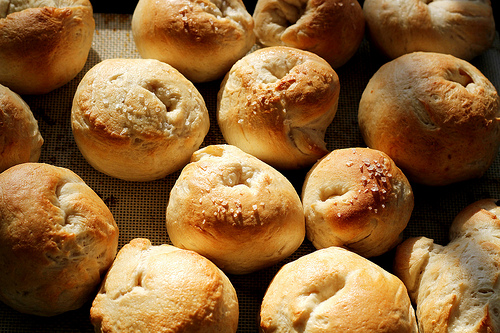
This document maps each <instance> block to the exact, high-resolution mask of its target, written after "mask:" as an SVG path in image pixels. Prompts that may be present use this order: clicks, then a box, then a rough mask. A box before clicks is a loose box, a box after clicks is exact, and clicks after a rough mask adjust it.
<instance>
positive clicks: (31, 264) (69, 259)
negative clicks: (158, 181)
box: [0, 163, 118, 316]
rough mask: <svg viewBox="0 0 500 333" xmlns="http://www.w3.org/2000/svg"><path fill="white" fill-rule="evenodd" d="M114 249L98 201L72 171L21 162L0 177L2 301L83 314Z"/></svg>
mask: <svg viewBox="0 0 500 333" xmlns="http://www.w3.org/2000/svg"><path fill="white" fill-rule="evenodd" d="M117 246H118V227H117V225H116V223H115V220H114V218H113V215H112V214H111V212H110V210H109V209H108V207H107V206H106V204H105V203H104V202H103V201H102V199H101V198H100V197H99V196H98V195H97V194H96V193H95V192H94V191H93V190H92V189H91V188H90V187H89V186H88V185H87V184H85V183H84V181H83V180H82V179H81V178H80V177H78V176H77V175H76V174H75V173H73V172H72V171H71V170H68V169H66V168H61V167H56V166H52V165H49V164H44V163H23V164H18V165H15V166H13V167H11V168H9V169H7V170H6V171H4V172H2V173H0V266H1V267H2V269H0V300H1V301H2V302H4V303H5V304H7V305H9V306H10V307H12V308H14V309H16V310H18V311H20V312H23V313H28V314H35V315H39V316H54V315H58V314H61V313H63V312H67V311H70V310H75V309H78V308H80V307H81V306H82V305H83V304H84V303H85V302H87V301H89V300H90V299H91V298H92V297H93V296H94V293H95V291H96V288H97V287H98V285H99V283H100V282H101V277H102V276H103V275H104V273H105V272H106V270H107V269H108V268H109V266H110V265H111V263H112V262H113V259H114V258H115V254H116V251H117Z"/></svg>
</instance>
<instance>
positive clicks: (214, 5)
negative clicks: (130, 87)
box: [132, 0, 255, 82]
mask: <svg viewBox="0 0 500 333" xmlns="http://www.w3.org/2000/svg"><path fill="white" fill-rule="evenodd" d="M132 32H133V36H134V41H135V44H136V46H137V50H138V51H139V53H140V55H141V56H142V57H143V58H153V59H158V60H161V61H163V62H166V63H168V64H170V65H172V66H174V67H175V68H177V69H178V70H179V71H180V72H181V73H182V74H184V75H185V76H186V77H187V78H188V79H189V80H191V81H193V82H206V81H211V80H215V79H218V78H221V77H222V76H224V74H226V72H227V71H228V70H229V69H230V68H231V66H232V65H233V64H234V63H235V62H236V61H237V60H238V59H240V58H241V57H243V56H244V55H245V54H246V53H247V52H248V51H250V49H251V48H252V46H253V45H254V44H255V35H254V33H253V19H252V16H251V15H250V14H249V13H248V12H247V10H246V8H245V5H244V4H243V2H242V1H241V0H225V1H210V0H199V1H195V0H165V1H155V0H139V2H138V3H137V7H136V8H135V11H134V14H133V17H132Z"/></svg>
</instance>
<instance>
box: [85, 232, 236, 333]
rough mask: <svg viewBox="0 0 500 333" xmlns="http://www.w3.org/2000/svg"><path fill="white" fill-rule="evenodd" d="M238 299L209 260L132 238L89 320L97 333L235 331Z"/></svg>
mask: <svg viewBox="0 0 500 333" xmlns="http://www.w3.org/2000/svg"><path fill="white" fill-rule="evenodd" d="M238 316H239V310H238V298H237V295H236V291H235V290H234V287H233V285H232V284H231V281H229V279H228V278H227V276H226V275H225V274H224V273H223V272H222V271H221V270H220V269H218V268H217V266H215V265H214V264H213V263H211V262H210V261H209V260H208V259H206V258H204V257H202V256H201V255H199V254H197V253H195V252H192V251H187V250H181V249H178V248H176V247H174V246H171V245H166V244H164V245H158V246H153V245H151V242H150V241H149V240H147V239H141V238H137V239H133V240H132V241H130V243H128V244H126V245H125V246H124V247H123V248H122V249H121V250H120V252H119V253H118V255H117V257H116V260H115V261H114V262H113V265H112V266H111V268H110V269H109V272H108V274H107V275H106V278H105V279H104V281H103V283H102V286H101V289H100V290H99V293H98V294H97V296H96V298H95V299H94V302H93V303H92V308H91V309H90V319H91V322H92V324H93V325H94V328H95V331H96V332H106V333H112V332H115V333H119V332H178V333H181V332H182V333H191V332H192V333H194V332H206V333H234V332H236V328H237V327H238Z"/></svg>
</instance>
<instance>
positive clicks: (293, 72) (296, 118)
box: [217, 46, 340, 169]
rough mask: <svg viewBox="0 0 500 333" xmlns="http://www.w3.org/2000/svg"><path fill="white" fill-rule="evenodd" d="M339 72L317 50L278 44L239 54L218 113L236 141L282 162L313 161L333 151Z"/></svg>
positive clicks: (291, 166) (263, 156)
mask: <svg viewBox="0 0 500 333" xmlns="http://www.w3.org/2000/svg"><path fill="white" fill-rule="evenodd" d="M339 92H340V83H339V78H338V76H337V73H336V72H335V71H334V70H333V69H332V67H331V66H330V65H329V64H328V63H327V62H326V61H325V60H323V59H322V58H320V57H319V56H317V55H315V54H314V53H311V52H307V51H302V50H298V49H294V48H290V47H284V46H275V47H268V48H263V49H260V50H257V51H255V52H253V53H250V54H249V55H247V56H245V57H244V58H243V59H241V60H239V61H238V62H237V63H236V64H235V65H234V66H233V67H232V68H231V71H230V72H229V73H228V74H227V75H226V78H225V79H224V81H223V82H222V84H221V88H220V90H219V94H218V105H217V119H218V123H219V125H220V128H221V131H222V134H223V135H224V138H225V139H226V141H227V142H228V143H229V144H233V145H235V146H237V147H239V148H240V149H242V150H243V151H246V152H248V153H250V154H252V155H255V156H257V157H258V158H260V159H262V160H264V161H265V162H267V163H269V164H271V165H273V166H274V167H277V168H283V169H294V168H299V167H304V166H310V165H312V164H313V163H314V162H316V161H317V160H318V159H319V158H320V157H322V156H323V155H325V154H326V153H327V152H328V151H327V149H326V145H325V142H324V135H325V131H326V128H327V127H328V126H329V125H330V123H331V122H332V120H333V118H334V116H335V113H336V112H337V105H338V98H339Z"/></svg>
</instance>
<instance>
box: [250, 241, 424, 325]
mask: <svg viewBox="0 0 500 333" xmlns="http://www.w3.org/2000/svg"><path fill="white" fill-rule="evenodd" d="M260 329H261V332H265V333H269V332H290V333H299V332H308V333H323V332H331V333H345V332H363V333H372V332H373V333H402V332H408V333H417V332H418V330H417V324H416V321H415V312H414V310H413V308H412V305H411V302H410V298H409V297H408V294H407V291H406V288H405V286H404V284H403V283H402V282H401V281H400V280H399V279H398V278H397V277H396V276H394V275H392V274H390V273H388V272H387V271H386V270H384V269H382V268H381V267H380V266H377V265H375V264H374V263H373V262H371V261H369V260H368V259H365V258H363V257H361V256H359V255H357V254H355V253H354V252H351V251H348V250H345V249H342V248H339V247H335V246H332V247H329V248H326V249H322V250H317V251H315V252H312V253H310V254H308V255H305V256H303V257H300V258H299V259H297V260H295V261H292V262H291V263H288V264H286V265H284V266H283V267H282V268H281V270H280V271H279V272H278V273H277V274H276V276H275V277H274V279H273V280H272V282H271V284H270V285H269V288H268V289H267V291H266V294H265V296H264V299H263V301H262V306H261V310H260Z"/></svg>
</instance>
